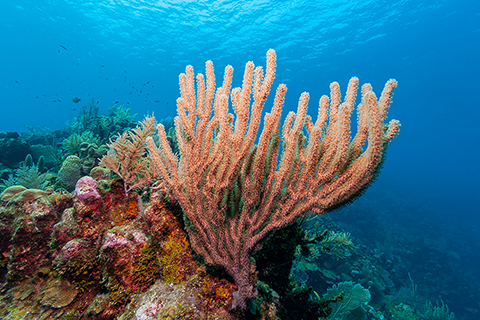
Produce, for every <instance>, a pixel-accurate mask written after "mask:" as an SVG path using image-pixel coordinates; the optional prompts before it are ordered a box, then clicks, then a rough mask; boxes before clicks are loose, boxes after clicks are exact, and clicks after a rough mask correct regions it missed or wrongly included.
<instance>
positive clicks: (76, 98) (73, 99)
mask: <svg viewBox="0 0 480 320" xmlns="http://www.w3.org/2000/svg"><path fill="white" fill-rule="evenodd" d="M72 101H73V103H79V102H80V101H82V99H80V98H78V97H73V98H72Z"/></svg>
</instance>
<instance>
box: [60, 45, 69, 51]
mask: <svg viewBox="0 0 480 320" xmlns="http://www.w3.org/2000/svg"><path fill="white" fill-rule="evenodd" d="M60 47H62V48H63V49H65V50H68V49H67V48H65V47H64V46H62V45H60Z"/></svg>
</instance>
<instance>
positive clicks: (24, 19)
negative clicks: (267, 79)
mask: <svg viewBox="0 0 480 320" xmlns="http://www.w3.org/2000/svg"><path fill="white" fill-rule="evenodd" d="M0 43H1V46H2V50H0V108H1V109H0V110H1V117H0V131H18V132H22V131H26V130H27V128H26V127H25V126H39V127H47V128H49V129H51V130H54V129H61V128H64V127H65V123H66V121H68V120H71V119H72V118H73V117H75V116H77V114H78V112H79V105H77V104H75V103H73V102H72V98H73V97H79V98H80V99H81V100H82V102H88V101H89V100H90V99H91V98H95V100H96V101H99V107H100V110H101V111H104V112H105V111H106V110H107V109H108V107H110V106H111V105H112V103H114V102H115V101H118V102H119V103H120V104H125V105H126V106H128V107H130V108H131V109H132V112H134V113H138V120H141V119H142V118H143V115H146V114H150V113H152V112H154V113H155V115H156V117H157V118H162V117H166V116H175V115H176V106H175V100H176V98H177V97H178V95H179V94H178V74H179V73H180V72H183V71H184V68H185V66H186V65H187V64H191V65H193V66H194V68H195V70H196V71H199V72H203V70H204V66H205V61H206V60H208V59H211V60H212V61H213V62H214V65H215V68H216V75H217V79H221V76H222V72H223V68H224V67H225V66H226V65H227V64H231V65H232V66H233V67H234V68H235V72H234V78H235V81H236V82H237V83H236V84H237V85H239V84H240V83H241V78H242V74H243V67H244V65H245V62H246V61H249V60H252V61H254V62H255V63H256V64H257V65H265V53H266V51H267V50H268V49H269V48H274V49H275V50H276V52H277V57H278V60H277V65H278V68H277V77H276V80H275V81H276V84H278V83H286V84H287V86H288V93H287V100H286V105H285V108H286V110H285V111H290V110H295V109H296V104H297V101H298V97H299V96H300V93H301V92H303V91H308V92H309V93H310V95H311V106H310V114H312V115H314V114H315V112H316V101H318V99H319V98H320V96H321V95H322V94H327V93H329V83H330V82H332V81H338V82H339V83H340V85H341V86H342V88H344V89H345V88H346V85H347V83H348V79H349V78H350V77H351V76H358V77H359V78H360V81H361V83H364V82H370V83H372V85H373V87H374V90H375V91H376V92H377V94H380V92H381V90H382V88H383V85H384V83H385V82H386V81H387V80H388V79H390V78H395V79H397V80H398V82H399V86H398V89H397V90H396V92H395V96H394V102H393V105H392V108H391V111H390V116H391V117H392V118H395V119H399V120H400V121H401V123H402V131H401V133H400V136H399V137H398V138H397V139H396V140H395V141H394V142H393V143H392V145H391V147H390V148H389V150H388V157H387V161H386V164H385V166H384V169H383V171H382V173H381V174H380V176H379V178H378V180H377V181H376V183H375V184H374V185H373V186H372V187H371V189H370V190H369V191H368V192H367V193H366V194H365V196H364V198H365V199H362V200H361V201H359V202H358V203H356V204H354V205H353V207H352V208H351V209H349V210H348V211H344V212H342V213H339V216H340V217H342V219H345V220H350V221H357V220H361V219H362V216H356V215H355V210H354V209H355V206H358V207H359V208H360V209H362V208H363V210H369V208H370V209H371V210H378V211H379V212H378V213H377V215H378V216H380V218H379V219H380V220H382V221H383V222H384V224H382V225H381V226H380V225H374V224H373V223H372V226H375V228H386V229H385V230H384V229H379V230H374V231H372V232H377V233H379V234H385V233H388V232H404V233H405V236H406V237H409V238H411V239H415V240H414V241H412V242H413V244H414V245H416V244H418V246H419V247H422V248H423V247H426V248H429V249H431V251H432V252H437V251H436V250H438V252H440V253H441V254H443V255H445V256H446V257H447V258H448V259H446V260H445V261H444V262H445V264H448V266H449V267H448V268H445V269H442V270H447V271H448V273H447V274H434V275H433V276H434V277H450V278H451V279H452V281H451V285H452V286H451V287H450V288H448V289H449V291H448V292H445V291H444V292H438V295H437V296H432V297H431V299H433V300H434V301H440V300H443V301H446V302H448V305H449V307H450V309H451V310H452V311H454V312H455V313H456V314H457V317H459V318H461V316H463V317H466V318H465V319H467V318H468V317H471V316H472V315H473V314H475V312H474V311H473V310H475V308H478V304H477V305H472V304H471V303H470V302H469V303H470V305H465V303H463V302H462V299H463V298H464V297H463V295H464V293H465V292H462V290H463V289H462V288H463V287H461V286H458V287H455V285H456V284H458V283H459V282H458V281H459V280H458V281H457V279H460V278H461V279H463V280H465V281H467V282H468V281H470V283H475V282H476V283H480V279H479V277H478V275H477V273H478V269H479V267H480V250H479V248H480V246H479V245H478V243H480V242H479V240H480V234H479V232H480V214H479V213H480V209H479V208H480V186H479V183H478V180H479V178H480V169H479V160H478V159H479V157H480V138H479V137H480V134H479V129H478V121H479V119H480V102H479V101H480V89H479V88H480V80H479V78H478V75H479V73H480V2H478V1H474V0H444V1H433V0H430V1H412V0H404V1H374V0H367V1H353V0H350V1H349V0H329V1H321V0H318V1H307V0H298V1H278V0H276V1H274V0H258V1H222V0H218V1H128V0H118V1H113V0H112V1H94V2H90V1H69V0H55V1H53V0H51V1H48V0H35V1H26V0H16V1H13V0H3V1H2V2H1V3H0ZM285 113H286V112H285ZM360 209H359V210H360ZM335 214H336V213H333V214H332V216H333V215H335ZM378 216H377V218H378ZM366 224H367V227H366V228H368V221H367V222H366ZM388 228H390V230H388ZM391 245H394V244H391ZM412 251H413V250H412ZM405 259H407V260H408V257H406V258H405ZM425 259H427V258H425ZM428 262H429V261H427V260H425V261H422V260H415V261H413V260H412V261H405V263H406V264H408V263H411V268H412V270H413V269H415V265H416V264H418V265H422V264H424V265H427V266H426V267H425V268H424V269H421V268H420V269H419V270H417V271H418V272H417V273H416V274H417V276H418V277H421V272H425V273H428V268H429V267H428ZM415 270H416V269H415ZM422 270H423V271H422ZM447 271H445V272H447ZM430 276H432V275H430ZM414 280H415V279H414ZM416 281H418V282H420V279H416ZM420 285H421V283H419V286H420ZM462 286H463V283H462ZM469 294H471V293H469ZM473 294H474V295H475V294H476V295H477V296H476V299H477V301H480V299H479V298H480V295H479V292H478V286H477V291H473ZM471 300H475V299H469V300H468V301H471ZM467 309H468V310H467ZM476 310H477V311H476V312H478V309H476ZM477 316H478V317H480V315H478V314H477ZM470 319H473V318H470Z"/></svg>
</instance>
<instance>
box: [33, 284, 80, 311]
mask: <svg viewBox="0 0 480 320" xmlns="http://www.w3.org/2000/svg"><path fill="white" fill-rule="evenodd" d="M77 293H78V291H77V289H75V286H73V285H72V284H71V283H70V282H68V281H67V280H65V279H61V280H57V281H55V282H53V283H52V285H51V286H50V287H49V288H48V289H47V290H45V292H44V295H43V298H42V300H40V304H41V305H43V306H47V307H52V308H63V307H65V306H68V305H69V304H70V303H71V302H72V301H73V300H74V299H75V297H76V296H77Z"/></svg>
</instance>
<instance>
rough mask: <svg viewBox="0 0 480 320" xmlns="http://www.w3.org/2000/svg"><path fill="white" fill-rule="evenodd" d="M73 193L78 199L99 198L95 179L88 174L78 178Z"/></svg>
mask: <svg viewBox="0 0 480 320" xmlns="http://www.w3.org/2000/svg"><path fill="white" fill-rule="evenodd" d="M75 195H76V196H77V198H78V199H79V200H80V201H85V200H87V199H90V200H91V199H98V198H100V194H99V193H98V183H97V181H95V180H94V179H93V178H92V177H89V176H85V177H82V178H80V179H79V180H78V181H77V184H76V185H75Z"/></svg>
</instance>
